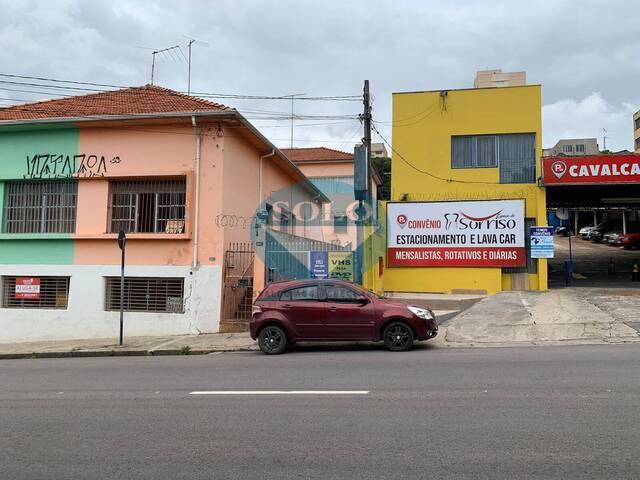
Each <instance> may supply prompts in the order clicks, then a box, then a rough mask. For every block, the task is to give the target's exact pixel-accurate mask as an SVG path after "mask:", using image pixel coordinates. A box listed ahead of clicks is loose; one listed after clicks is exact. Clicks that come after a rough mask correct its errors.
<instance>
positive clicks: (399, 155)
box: [371, 123, 500, 185]
mask: <svg viewBox="0 0 640 480" xmlns="http://www.w3.org/2000/svg"><path fill="white" fill-rule="evenodd" d="M371 128H373V130H374V131H375V132H376V133H377V134H378V136H379V137H380V138H381V139H382V141H383V142H384V143H385V144H386V145H387V146H388V147H389V149H390V150H391V151H392V152H393V153H395V154H396V155H397V157H398V158H399V159H400V160H402V161H403V162H404V163H405V164H407V166H409V167H411V168H412V169H413V170H415V171H416V172H418V173H421V174H423V175H427V176H429V177H431V178H434V179H436V180H440V181H443V182H447V183H464V184H474V185H499V184H500V183H499V182H480V181H473V180H456V179H453V178H445V177H441V176H439V175H436V174H434V173H431V172H429V171H427V170H423V169H421V168H419V167H417V166H415V165H414V164H413V163H411V162H410V161H409V160H407V159H406V158H405V157H404V156H403V155H402V154H401V153H400V152H398V151H397V150H396V149H395V148H393V146H392V145H391V143H389V142H388V141H387V139H386V138H385V137H384V136H383V135H382V134H381V133H380V132H379V131H378V129H377V128H376V127H375V125H374V124H373V123H372V125H371Z"/></svg>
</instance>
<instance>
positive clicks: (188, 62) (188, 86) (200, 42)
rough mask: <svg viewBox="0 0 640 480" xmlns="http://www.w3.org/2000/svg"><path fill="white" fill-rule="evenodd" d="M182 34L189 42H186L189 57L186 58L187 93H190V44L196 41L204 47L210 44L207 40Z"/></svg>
mask: <svg viewBox="0 0 640 480" xmlns="http://www.w3.org/2000/svg"><path fill="white" fill-rule="evenodd" d="M182 36H183V37H184V38H186V39H188V40H189V43H187V48H188V49H189V58H188V59H187V65H188V67H187V68H188V73H187V95H191V46H192V45H193V44H194V43H196V42H198V44H199V45H202V46H205V47H210V46H211V45H209V44H208V43H207V42H203V41H202V40H196V39H195V38H191V37H187V36H186V35H182Z"/></svg>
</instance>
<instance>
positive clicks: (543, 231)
mask: <svg viewBox="0 0 640 480" xmlns="http://www.w3.org/2000/svg"><path fill="white" fill-rule="evenodd" d="M530 228H531V258H553V227H530Z"/></svg>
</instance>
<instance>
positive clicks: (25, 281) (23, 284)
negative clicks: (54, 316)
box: [15, 277, 40, 300]
mask: <svg viewBox="0 0 640 480" xmlns="http://www.w3.org/2000/svg"><path fill="white" fill-rule="evenodd" d="M15 298H16V299H29V300H40V279H39V278H35V277H17V278H16V289H15Z"/></svg>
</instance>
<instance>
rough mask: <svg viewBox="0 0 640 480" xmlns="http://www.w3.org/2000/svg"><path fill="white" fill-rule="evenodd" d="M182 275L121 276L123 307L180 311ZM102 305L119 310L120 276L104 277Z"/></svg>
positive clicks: (154, 310)
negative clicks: (104, 285) (104, 291)
mask: <svg viewBox="0 0 640 480" xmlns="http://www.w3.org/2000/svg"><path fill="white" fill-rule="evenodd" d="M183 299H184V278H162V277H160V278H145V277H125V279H124V309H125V310H126V311H128V312H168V313H184V301H183ZM105 309H106V310H108V311H118V310H120V277H107V278H106V301H105Z"/></svg>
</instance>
